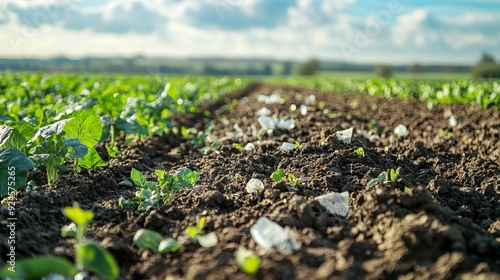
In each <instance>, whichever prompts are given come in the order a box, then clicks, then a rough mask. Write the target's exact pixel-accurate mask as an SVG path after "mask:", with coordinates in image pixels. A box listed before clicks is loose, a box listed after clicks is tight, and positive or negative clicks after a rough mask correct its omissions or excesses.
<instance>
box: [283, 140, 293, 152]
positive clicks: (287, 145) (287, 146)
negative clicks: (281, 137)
mask: <svg viewBox="0 0 500 280" xmlns="http://www.w3.org/2000/svg"><path fill="white" fill-rule="evenodd" d="M295 147H296V145H295V144H292V143H289V142H283V144H281V149H282V150H283V151H289V150H292V149H295Z"/></svg>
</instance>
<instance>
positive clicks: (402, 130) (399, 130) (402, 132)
mask: <svg viewBox="0 0 500 280" xmlns="http://www.w3.org/2000/svg"><path fill="white" fill-rule="evenodd" d="M394 134H396V136H397V137H398V138H401V137H405V136H408V134H409V132H408V129H407V128H406V126H405V125H404V124H400V125H398V126H396V128H395V129H394Z"/></svg>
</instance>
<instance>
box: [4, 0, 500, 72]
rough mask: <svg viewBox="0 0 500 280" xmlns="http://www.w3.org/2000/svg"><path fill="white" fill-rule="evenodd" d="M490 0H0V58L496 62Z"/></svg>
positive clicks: (497, 33)
mask: <svg viewBox="0 0 500 280" xmlns="http://www.w3.org/2000/svg"><path fill="white" fill-rule="evenodd" d="M499 15H500V1H496V0H495V1H493V0H479V1H466V0H443V1H431V0H387V1H386V0H371V1H369V0H328V1H321V0H148V1H146V0H44V1H42V0H29V1H28V0H27V1H22V0H1V1H0V34H2V35H1V36H0V57H40V58H43V57H53V56H60V55H63V56H68V57H72V58H80V57H87V56H134V55H145V56H167V57H176V58H183V57H207V56H208V57H227V58H231V57H238V58H254V57H256V58H273V59H287V60H289V59H292V60H303V59H307V58H309V57H312V56H315V57H319V58H320V59H323V60H336V61H340V62H355V63H362V62H375V63H377V62H384V63H391V64H402V63H424V64H425V63H427V64H429V63H446V64H472V63H475V62H476V61H477V60H478V59H479V57H480V55H481V53H482V52H483V51H486V52H488V53H491V54H492V55H494V56H495V57H496V58H497V59H498V60H500V16H499Z"/></svg>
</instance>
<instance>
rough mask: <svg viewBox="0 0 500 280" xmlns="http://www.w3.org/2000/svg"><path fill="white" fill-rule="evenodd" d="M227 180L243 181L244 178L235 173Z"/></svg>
mask: <svg viewBox="0 0 500 280" xmlns="http://www.w3.org/2000/svg"><path fill="white" fill-rule="evenodd" d="M228 179H229V182H234V181H236V180H238V179H245V176H243V175H241V174H239V173H236V175H229V176H228Z"/></svg>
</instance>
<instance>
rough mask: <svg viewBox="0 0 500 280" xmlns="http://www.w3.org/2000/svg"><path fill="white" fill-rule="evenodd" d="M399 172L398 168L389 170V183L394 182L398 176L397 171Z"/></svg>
mask: <svg viewBox="0 0 500 280" xmlns="http://www.w3.org/2000/svg"><path fill="white" fill-rule="evenodd" d="M400 170H401V167H398V169H396V170H394V169H392V168H391V181H393V182H394V181H396V179H397V178H398V176H399V171H400Z"/></svg>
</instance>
